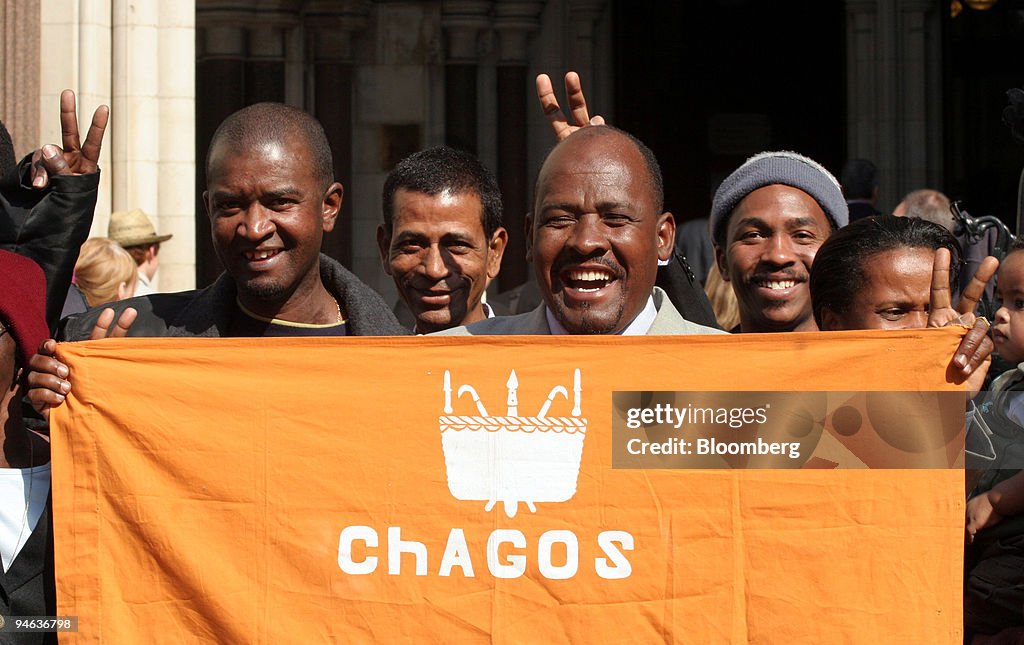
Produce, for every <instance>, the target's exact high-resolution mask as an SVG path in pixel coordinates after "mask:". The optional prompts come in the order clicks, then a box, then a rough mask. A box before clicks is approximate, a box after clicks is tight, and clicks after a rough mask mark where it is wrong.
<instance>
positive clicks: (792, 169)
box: [708, 151, 850, 246]
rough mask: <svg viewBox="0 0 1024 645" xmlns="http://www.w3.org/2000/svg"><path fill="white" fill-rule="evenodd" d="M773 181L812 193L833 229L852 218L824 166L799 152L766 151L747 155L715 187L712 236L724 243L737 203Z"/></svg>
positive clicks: (710, 223)
mask: <svg viewBox="0 0 1024 645" xmlns="http://www.w3.org/2000/svg"><path fill="white" fill-rule="evenodd" d="M772 184H783V185H786V186H792V187H793V188H798V189H800V190H802V191H804V192H805V193H807V194H808V195H810V196H811V197H812V198H813V199H814V201H816V202H818V205H819V206H821V209H822V210H823V211H825V215H826V216H827V217H828V219H829V221H830V222H831V223H832V228H833V229H838V228H842V227H843V226H846V225H847V224H848V223H849V221H850V208H849V206H847V204H846V199H845V198H844V197H843V191H842V189H841V188H840V187H839V182H838V181H836V178H835V177H833V176H832V173H830V172H829V171H827V170H825V167H824V166H822V165H821V164H819V163H818V162H817V161H814V160H813V159H809V158H808V157H805V156H803V155H800V154H797V153H795V152H788V151H782V152H762V153H760V154H757V155H754V156H753V157H751V158H750V159H747V160H746V161H745V162H744V163H743V165H742V166H740V167H739V168H737V169H736V170H735V171H734V172H733V173H732V174H731V175H729V176H728V177H726V178H725V181H723V182H722V185H721V186H719V187H718V190H717V191H715V199H714V201H713V202H712V203H711V217H710V220H709V222H708V230H709V232H710V233H711V239H712V240H714V242H715V243H716V244H718V245H720V246H721V245H723V244H724V242H725V240H724V238H725V226H726V224H727V223H728V222H729V216H730V215H732V212H733V210H734V209H735V208H736V206H737V205H739V203H740V202H741V201H743V198H744V197H746V196H747V195H749V194H750V193H752V192H754V191H755V190H757V189H758V188H763V187H765V186H771V185H772Z"/></svg>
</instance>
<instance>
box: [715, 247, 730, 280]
mask: <svg viewBox="0 0 1024 645" xmlns="http://www.w3.org/2000/svg"><path fill="white" fill-rule="evenodd" d="M715 264H717V265H718V273H720V274H721V276H722V280H723V281H724V282H729V264H728V263H727V262H726V261H725V251H723V250H722V247H720V246H718V245H717V244H716V245H715Z"/></svg>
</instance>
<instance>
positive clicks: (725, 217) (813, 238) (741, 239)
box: [709, 152, 849, 333]
mask: <svg viewBox="0 0 1024 645" xmlns="http://www.w3.org/2000/svg"><path fill="white" fill-rule="evenodd" d="M848 221H849V209H848V207H847V205H846V200H845V199H844V198H843V193H842V190H840V188H839V182H838V181H836V179H835V177H833V176H832V175H831V174H830V173H829V172H828V171H827V170H825V168H824V167H822V166H821V165H820V164H819V163H817V162H816V161H814V160H812V159H808V158H807V157H804V156H802V155H798V154H796V153H794V152H763V153H761V154H759V155H756V156H754V157H751V158H750V159H748V160H747V161H746V163H744V164H743V165H742V166H740V167H739V168H738V169H736V171H735V172H733V173H732V174H731V175H729V176H728V177H727V178H726V179H725V181H723V182H722V184H721V186H719V188H718V190H717V191H716V192H715V198H714V201H713V203H712V206H711V217H710V222H709V228H710V232H711V239H712V240H713V241H714V244H715V259H716V260H717V262H718V268H719V270H720V271H721V273H722V278H723V279H724V280H726V281H727V282H730V283H732V288H733V291H734V292H735V293H736V299H737V301H738V303H739V310H740V325H739V330H738V331H741V332H744V333H749V332H777V331H815V330H816V329H817V326H816V325H815V323H814V315H813V313H812V311H811V295H810V290H809V289H808V287H807V281H808V279H809V277H810V273H811V263H812V262H814V254H815V253H817V251H818V247H820V246H821V245H822V243H823V242H824V241H825V240H826V239H828V236H829V235H831V233H832V231H833V230H835V229H838V228H840V227H842V226H845V225H846V224H847V222H848Z"/></svg>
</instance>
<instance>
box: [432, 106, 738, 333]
mask: <svg viewBox="0 0 1024 645" xmlns="http://www.w3.org/2000/svg"><path fill="white" fill-rule="evenodd" d="M662 202H663V189H662V179H661V170H660V168H659V167H658V162H657V160H656V159H655V158H654V154H653V153H651V151H650V150H649V149H648V148H647V146H645V145H644V144H643V143H641V142H640V141H638V140H637V139H635V138H634V137H633V136H631V135H629V134H627V133H625V132H623V131H621V130H618V129H616V128H612V127H608V126H601V127H587V128H581V129H579V130H576V131H575V132H573V133H572V134H569V135H568V136H567V137H566V138H564V139H563V140H562V141H561V142H560V143H559V144H558V145H557V146H555V148H554V149H553V150H552V151H551V153H550V154H549V155H548V157H547V159H546V160H545V161H544V164H543V166H542V167H541V170H540V174H539V175H538V177H537V186H536V190H535V203H534V209H533V213H532V214H531V215H530V217H529V218H528V219H527V229H528V235H527V258H528V260H529V261H531V262H532V263H533V268H534V275H535V276H536V279H537V282H538V284H539V286H540V291H541V294H542V295H543V298H544V302H543V304H541V305H540V306H539V307H537V308H536V309H535V310H533V311H532V312H529V313H526V314H521V315H519V316H504V317H502V316H499V317H497V318H491V319H488V320H483V321H480V322H477V323H474V324H472V325H468V326H465V327H458V328H455V329H452V330H449V331H448V332H443V333H451V334H459V335H467V334H468V335H481V334H483V335H487V334H622V335H643V334H651V335H657V334H707V333H721V332H720V331H719V330H716V329H712V328H710V327H704V326H702V325H698V324H695V323H692V322H690V321H688V320H685V319H684V318H683V317H682V316H681V315H680V314H679V312H678V311H676V309H675V308H674V307H673V306H672V303H671V302H670V301H669V300H668V298H667V296H666V295H665V292H664V291H662V290H661V289H659V288H657V287H655V285H654V283H655V280H656V278H657V275H658V261H659V260H668V259H669V258H670V257H671V254H672V248H673V245H674V243H675V219H674V218H673V216H672V214H671V213H667V212H664V211H663V203H662Z"/></svg>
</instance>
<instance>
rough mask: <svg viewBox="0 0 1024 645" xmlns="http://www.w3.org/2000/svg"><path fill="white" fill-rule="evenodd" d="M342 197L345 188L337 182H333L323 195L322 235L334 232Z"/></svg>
mask: <svg viewBox="0 0 1024 645" xmlns="http://www.w3.org/2000/svg"><path fill="white" fill-rule="evenodd" d="M344 197H345V188H344V187H343V186H342V185H341V184H339V183H338V182H334V183H333V184H331V185H330V186H328V187H327V192H326V193H325V194H324V210H323V229H324V233H330V232H331V231H332V230H334V222H335V221H336V220H337V219H338V213H340V212H341V202H342V200H343V198H344Z"/></svg>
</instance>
